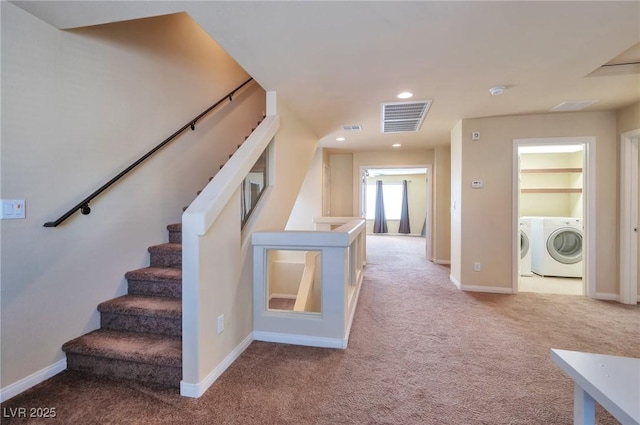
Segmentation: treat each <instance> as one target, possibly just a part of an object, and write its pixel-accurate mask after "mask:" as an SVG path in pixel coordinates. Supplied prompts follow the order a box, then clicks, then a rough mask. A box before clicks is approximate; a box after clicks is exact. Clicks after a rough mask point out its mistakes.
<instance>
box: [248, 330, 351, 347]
mask: <svg viewBox="0 0 640 425" xmlns="http://www.w3.org/2000/svg"><path fill="white" fill-rule="evenodd" d="M253 339H254V340H256V341H264V342H279V343H282V344H294V345H305V346H307V347H321V348H343V349H344V348H347V338H326V337H319V336H306V335H291V334H282V333H277V332H259V331H254V332H253Z"/></svg>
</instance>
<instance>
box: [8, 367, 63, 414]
mask: <svg viewBox="0 0 640 425" xmlns="http://www.w3.org/2000/svg"><path fill="white" fill-rule="evenodd" d="M66 369H67V358H66V357H65V358H64V359H62V360H59V361H57V362H55V363H54V364H52V365H50V366H47V367H45V368H44V369H41V370H39V371H37V372H34V373H32V374H31V375H29V376H27V377H26V378H22V379H21V380H19V381H17V382H14V383H13V384H11V385H8V386H6V387H4V388H2V389H0V403H4V402H5V401H7V400H9V399H10V398H12V397H15V396H17V395H18V394H20V393H21V392H23V391H26V390H28V389H29V388H31V387H34V386H36V385H38V384H39V383H41V382H44V381H46V380H47V379H49V378H51V377H53V376H55V375H57V374H59V373H60V372H63V371H65V370H66Z"/></svg>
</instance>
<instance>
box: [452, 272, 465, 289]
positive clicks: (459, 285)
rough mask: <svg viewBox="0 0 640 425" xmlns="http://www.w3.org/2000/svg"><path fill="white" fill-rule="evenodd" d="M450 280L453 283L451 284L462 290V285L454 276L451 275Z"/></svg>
mask: <svg viewBox="0 0 640 425" xmlns="http://www.w3.org/2000/svg"><path fill="white" fill-rule="evenodd" d="M449 280H450V281H451V283H453V284H454V285H455V286H456V288H458V289H462V284H461V283H460V282H458V279H456V278H455V277H453V275H452V274H450V275H449Z"/></svg>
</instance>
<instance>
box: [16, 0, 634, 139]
mask: <svg viewBox="0 0 640 425" xmlns="http://www.w3.org/2000/svg"><path fill="white" fill-rule="evenodd" d="M14 3H15V4H17V5H18V6H20V7H22V8H23V9H25V10H27V11H30V12H31V13H33V14H34V15H36V16H38V17H39V18H40V19H42V20H44V21H46V22H49V23H51V24H52V25H54V26H57V27H58V28H71V27H77V26H85V25H92V24H97V23H105V22H110V21H116V20H124V19H132V18H140V17H146V16H152V15H158V14H164V13H172V12H178V11H186V12H187V13H189V14H190V15H191V16H192V17H193V18H194V19H195V20H196V21H197V22H198V23H199V24H200V25H201V26H202V27H203V28H204V29H205V30H206V31H207V32H209V34H211V36H212V37H213V38H214V39H215V40H216V41H217V42H218V43H219V44H220V45H222V47H223V48H225V49H226V50H227V52H229V54H230V55H231V56H233V57H234V58H235V60H236V61H237V62H238V63H239V64H240V65H241V66H243V67H244V68H245V69H246V70H247V72H248V73H249V74H251V75H252V76H253V77H254V78H255V79H256V80H257V81H258V82H259V83H260V84H261V85H262V86H263V87H264V88H265V89H266V90H274V91H276V92H277V93H278V96H279V97H281V98H282V99H283V100H284V101H285V103H287V104H288V105H289V106H290V107H291V109H293V110H295V111H296V112H297V113H298V114H299V116H300V117H301V118H302V119H303V120H304V121H306V122H307V123H308V125H309V126H310V127H311V128H312V129H313V130H314V131H315V132H316V134H317V135H318V136H319V137H321V145H322V146H324V147H329V148H335V149H348V150H364V149H366V150H387V149H389V150H390V149H392V148H391V144H393V143H401V144H402V148H401V149H414V148H425V147H432V146H437V145H444V144H448V143H449V132H450V129H451V128H452V127H453V126H454V124H455V123H456V122H457V121H458V120H460V119H465V118H476V117H487V116H502V115H516V114H532V113H536V114H537V113H547V112H548V111H549V110H550V109H551V108H553V107H554V106H556V105H558V104H559V103H561V102H563V101H580V100H599V101H598V102H597V103H595V104H593V105H592V106H589V107H587V108H586V109H585V110H586V111H602V110H615V109H619V108H621V107H624V106H627V105H629V104H632V103H634V102H637V101H640V74H638V73H637V69H638V68H637V67H635V68H633V69H635V72H636V73H635V74H629V73H627V74H622V75H619V74H620V73H619V72H613V73H612V72H609V73H601V75H602V76H588V75H589V74H590V73H592V72H594V71H596V70H597V69H598V68H599V67H600V66H602V65H604V64H606V63H608V62H610V61H613V62H615V60H614V59H616V57H617V56H618V55H620V54H622V53H623V52H625V51H627V52H626V53H625V55H624V56H622V57H621V58H623V59H624V60H638V59H640V52H639V50H640V49H639V48H638V46H637V45H638V43H640V2H638V1H624V2H615V1H600V2H598V1H588V2H581V1H568V2H552V1H547V2H525V1H511V2H500V1H498V2H484V1H470V2H458V1H442V2H438V1H424V2H403V1H389V2H359V1H354V2H325V1H321V2H268V1H266V2H244V1H240V2H238V1H236V2H187V1H185V2H154V1H143V2H74V1H66V2H57V1H47V2H33V1H29V2H20V1H15V2H14ZM634 46H635V47H634ZM631 72H633V71H631ZM596 74H598V73H596ZM611 74H613V75H611ZM497 85H503V86H506V87H507V90H506V91H505V93H504V94H503V95H501V96H491V95H490V94H489V88H491V87H493V86H497ZM404 90H408V91H411V92H413V93H414V97H413V98H412V99H410V100H411V101H414V100H427V99H430V100H433V104H432V105H431V108H430V110H429V113H428V114H427V117H426V119H425V121H424V123H423V124H422V126H421V128H420V130H419V131H418V132H415V133H404V134H382V133H381V132H380V112H381V104H382V103H383V102H390V101H396V100H397V99H396V98H395V96H396V94H397V93H399V92H401V91H404ZM344 124H360V125H362V127H363V130H362V131H360V132H344V131H342V125H344ZM339 136H344V137H346V138H347V140H346V141H344V142H337V141H336V140H335V139H336V138H337V137H339Z"/></svg>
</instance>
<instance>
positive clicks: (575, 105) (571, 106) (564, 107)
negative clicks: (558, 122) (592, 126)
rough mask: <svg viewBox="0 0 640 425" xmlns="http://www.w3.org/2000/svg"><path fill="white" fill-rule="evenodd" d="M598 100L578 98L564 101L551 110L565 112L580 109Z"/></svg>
mask: <svg viewBox="0 0 640 425" xmlns="http://www.w3.org/2000/svg"><path fill="white" fill-rule="evenodd" d="M596 102H597V100H577V101H564V102H562V103H560V104H559V105H556V106H554V107H553V108H551V112H563V111H579V110H581V109H584V108H586V107H587V106H590V105H593V104H594V103H596Z"/></svg>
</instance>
